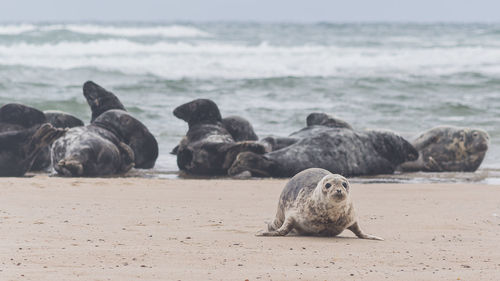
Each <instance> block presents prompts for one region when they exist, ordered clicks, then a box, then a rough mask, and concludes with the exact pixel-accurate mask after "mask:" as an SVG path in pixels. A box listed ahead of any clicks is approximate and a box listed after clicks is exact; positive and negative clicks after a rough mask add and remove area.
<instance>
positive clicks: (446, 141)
mask: <svg viewBox="0 0 500 281" xmlns="http://www.w3.org/2000/svg"><path fill="white" fill-rule="evenodd" d="M489 141H490V136H489V135H488V133H487V132H485V131H483V130H480V129H472V128H461V127H454V126H439V127H435V128H432V129H430V130H428V131H426V132H423V133H422V134H420V136H419V137H417V138H416V139H415V140H414V141H413V142H412V144H413V146H414V147H415V148H416V149H417V150H418V154H419V156H418V159H417V160H416V161H408V162H405V163H403V164H401V165H400V166H399V167H398V169H399V170H401V171H404V172H411V171H425V172H474V171H475V170H477V168H479V166H480V165H481V163H482V161H483V159H484V157H485V155H486V152H487V150H488V146H489Z"/></svg>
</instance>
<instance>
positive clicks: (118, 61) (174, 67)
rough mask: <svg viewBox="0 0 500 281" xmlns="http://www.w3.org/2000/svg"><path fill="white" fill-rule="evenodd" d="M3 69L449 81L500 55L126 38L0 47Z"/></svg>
mask: <svg viewBox="0 0 500 281" xmlns="http://www.w3.org/2000/svg"><path fill="white" fill-rule="evenodd" d="M0 64H4V65H23V66H31V67H49V68H60V69H70V68H77V67H95V68H98V69H103V70H113V71H122V72H126V73H133V74H144V73H152V74H155V75H158V76H161V77H165V78H169V79H178V78H185V77H191V78H236V79H238V78H266V77H281V76H351V77H353V76H356V75H370V74H380V73H383V72H387V73H390V74H391V76H394V74H395V73H399V74H402V75H403V74H423V75H446V74H452V73H456V72H466V71H478V72H482V73H492V74H495V75H496V74H498V73H499V71H500V66H499V65H500V49H498V48H482V47H455V48H427V49H414V48H402V49H399V48H392V49H391V48H383V49H381V48H376V47H374V48H370V47H364V48H359V47H337V46H319V45H304V46H291V47H285V46H272V45H269V44H267V43H265V42H264V43H262V44H260V45H244V44H234V43H217V42H213V41H205V42H203V41H200V42H198V43H186V42H177V43H171V42H159V43H155V44H141V43H137V42H132V41H129V40H125V39H112V40H99V41H91V42H60V43H57V44H54V45H52V44H41V45H35V44H26V43H21V44H13V45H8V46H6V45H0Z"/></svg>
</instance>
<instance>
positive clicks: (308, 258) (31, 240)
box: [0, 175, 500, 281]
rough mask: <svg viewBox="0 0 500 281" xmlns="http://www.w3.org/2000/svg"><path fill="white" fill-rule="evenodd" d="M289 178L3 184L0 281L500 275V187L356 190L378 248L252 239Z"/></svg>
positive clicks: (349, 239)
mask: <svg viewBox="0 0 500 281" xmlns="http://www.w3.org/2000/svg"><path fill="white" fill-rule="evenodd" d="M285 182H286V180H165V179H144V178H114V179H108V178H97V179H82V178H55V177H47V176H44V175H37V176H35V177H32V178H29V177H26V178H3V179H0V228H1V231H0V247H1V251H0V277H1V278H0V279H1V280H38V281H39V280H51V281H53V280H299V279H301V280H387V279H389V280H498V279H500V243H498V242H499V241H500V217H499V216H498V215H500V199H499V198H500V186H492V185H479V184H466V183H465V184H353V187H352V196H353V200H354V203H355V206H356V209H357V212H358V215H359V219H360V224H361V226H362V228H363V229H364V230H365V231H366V232H368V233H371V234H374V235H378V236H381V237H383V238H385V239H386V240H385V241H381V242H379V241H369V240H361V239H357V238H355V237H354V235H353V234H352V233H350V232H349V231H346V232H344V233H342V234H341V236H340V237H335V238H319V237H298V236H287V237H256V236H255V235H254V234H255V233H256V232H257V231H259V230H260V229H262V228H263V227H264V223H263V222H264V221H266V220H270V219H272V217H273V216H274V214H275V210H276V205H277V199H278V196H279V194H280V192H281V189H282V188H283V186H284V184H285Z"/></svg>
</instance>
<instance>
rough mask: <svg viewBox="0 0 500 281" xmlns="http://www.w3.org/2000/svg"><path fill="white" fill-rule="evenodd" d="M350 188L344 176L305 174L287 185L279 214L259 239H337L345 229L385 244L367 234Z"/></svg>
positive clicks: (316, 171) (311, 171)
mask: <svg viewBox="0 0 500 281" xmlns="http://www.w3.org/2000/svg"><path fill="white" fill-rule="evenodd" d="M350 189H351V185H350V184H349V181H348V180H347V179H346V178H344V177H343V176H341V175H336V174H332V173H330V172H328V171H327V170H324V169H318V168H311V169H307V170H304V171H302V172H300V173H298V174H297V175H295V176H294V177H292V178H291V179H290V181H288V183H287V184H286V185H285V187H284V189H283V191H282V192H281V195H280V199H279V203H278V210H277V212H276V217H275V218H274V220H273V221H272V222H271V223H269V224H268V229H267V231H263V232H261V233H259V234H258V235H262V236H284V235H286V234H288V233H290V232H291V231H294V232H296V233H297V234H299V235H317V236H337V235H339V234H340V233H342V231H344V230H345V229H349V230H350V231H352V232H353V233H354V234H355V235H356V236H357V237H359V238H362V239H372V240H383V239H382V238H380V237H377V236H373V235H370V234H366V233H364V232H363V231H362V230H361V228H360V227H359V223H358V219H357V218H356V214H355V211H354V206H353V203H352V201H351V196H350Z"/></svg>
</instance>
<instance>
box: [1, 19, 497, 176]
mask: <svg viewBox="0 0 500 281" xmlns="http://www.w3.org/2000/svg"><path fill="white" fill-rule="evenodd" d="M87 80H93V81H94V82H96V83H98V84H100V85H101V86H103V87H104V88H106V89H108V90H110V91H112V92H114V93H115V94H116V95H117V96H118V97H119V98H120V99H121V101H122V103H123V104H124V105H125V106H126V107H127V109H128V110H129V111H130V112H131V113H132V114H133V115H134V116H136V117H137V118H138V119H139V120H141V121H142V122H143V123H144V124H146V125H147V126H148V128H149V129H150V131H151V132H152V133H153V134H154V135H155V136H156V138H157V139H158V142H159V146H160V156H159V158H158V161H157V165H156V167H155V169H154V170H153V171H152V173H153V174H157V175H164V174H175V172H176V171H177V170H178V168H177V165H176V158H175V156H173V155H171V154H169V152H170V151H171V149H172V148H173V147H175V145H176V144H177V143H178V142H179V140H180V139H181V138H182V136H183V135H184V134H185V132H186V131H187V124H186V123H185V122H184V121H182V120H179V119H176V118H175V117H174V116H173V115H172V111H173V109H174V108H175V107H176V106H178V105H180V104H182V103H185V102H188V101H190V100H192V99H196V98H209V99H212V100H214V101H215V102H216V103H217V104H218V105H219V108H220V110H221V113H222V115H223V116H229V115H240V116H243V117H245V118H247V119H248V120H249V121H250V122H251V123H252V124H253V126H254V128H255V131H256V132H257V134H258V135H259V136H260V137H265V136H268V135H275V136H287V135H288V134H290V133H292V132H294V131H296V130H299V129H301V128H302V127H304V126H305V118H306V116H307V115H308V114H309V113H311V112H326V113H329V114H332V115H334V116H336V117H338V118H341V119H343V120H345V121H347V122H349V123H350V124H351V125H352V126H353V127H354V128H356V129H360V130H363V129H390V130H393V131H396V132H398V133H400V134H402V135H403V136H405V137H407V138H408V139H412V138H414V137H416V136H417V135H418V134H419V133H420V132H422V131H425V130H427V129H430V128H432V127H434V126H438V125H455V126H465V127H473V128H481V129H484V130H486V131H487V132H488V133H489V134H490V136H491V145H490V149H489V151H488V153H487V156H486V159H485V160H484V162H483V164H482V166H481V168H480V170H479V171H478V172H476V173H474V174H466V176H464V175H463V174H460V173H458V174H457V173H452V174H441V175H436V174H431V176H428V174H417V175H416V176H415V175H413V176H412V177H423V178H427V179H431V180H438V181H439V180H443V181H449V180H454V179H458V180H461V181H465V180H471V179H472V180H474V179H476V180H485V181H487V182H495V183H496V182H497V180H495V179H496V177H497V176H498V175H499V174H500V173H498V172H497V170H498V169H499V168H500V158H499V157H500V126H499V121H500V24H458V23H455V24H444V23H436V24H410V23H408V24H403V23H399V24H394V23H359V24H358V23H346V24H342V23H314V24H297V23H253V22H248V23H241V22H219V23H189V22H175V23H92V22H86V23H64V22H59V23H0V104H4V103H8V102H18V103H23V104H27V105H30V106H34V107H36V108H39V109H42V110H47V109H58V110H63V111H67V112H70V113H73V114H74V115H76V116H78V117H79V118H81V119H82V120H84V121H85V122H87V123H88V121H89V120H90V110H89V107H88V105H87V104H86V101H85V99H84V97H83V95H82V85H83V83H84V82H85V81H87ZM401 177H403V178H406V177H407V176H405V175H399V176H396V180H399V179H401ZM443 177H444V179H443ZM383 179H384V180H387V177H383ZM361 180H366V181H373V180H375V181H377V180H379V178H378V177H370V178H368V179H363V178H362V179H361Z"/></svg>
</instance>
